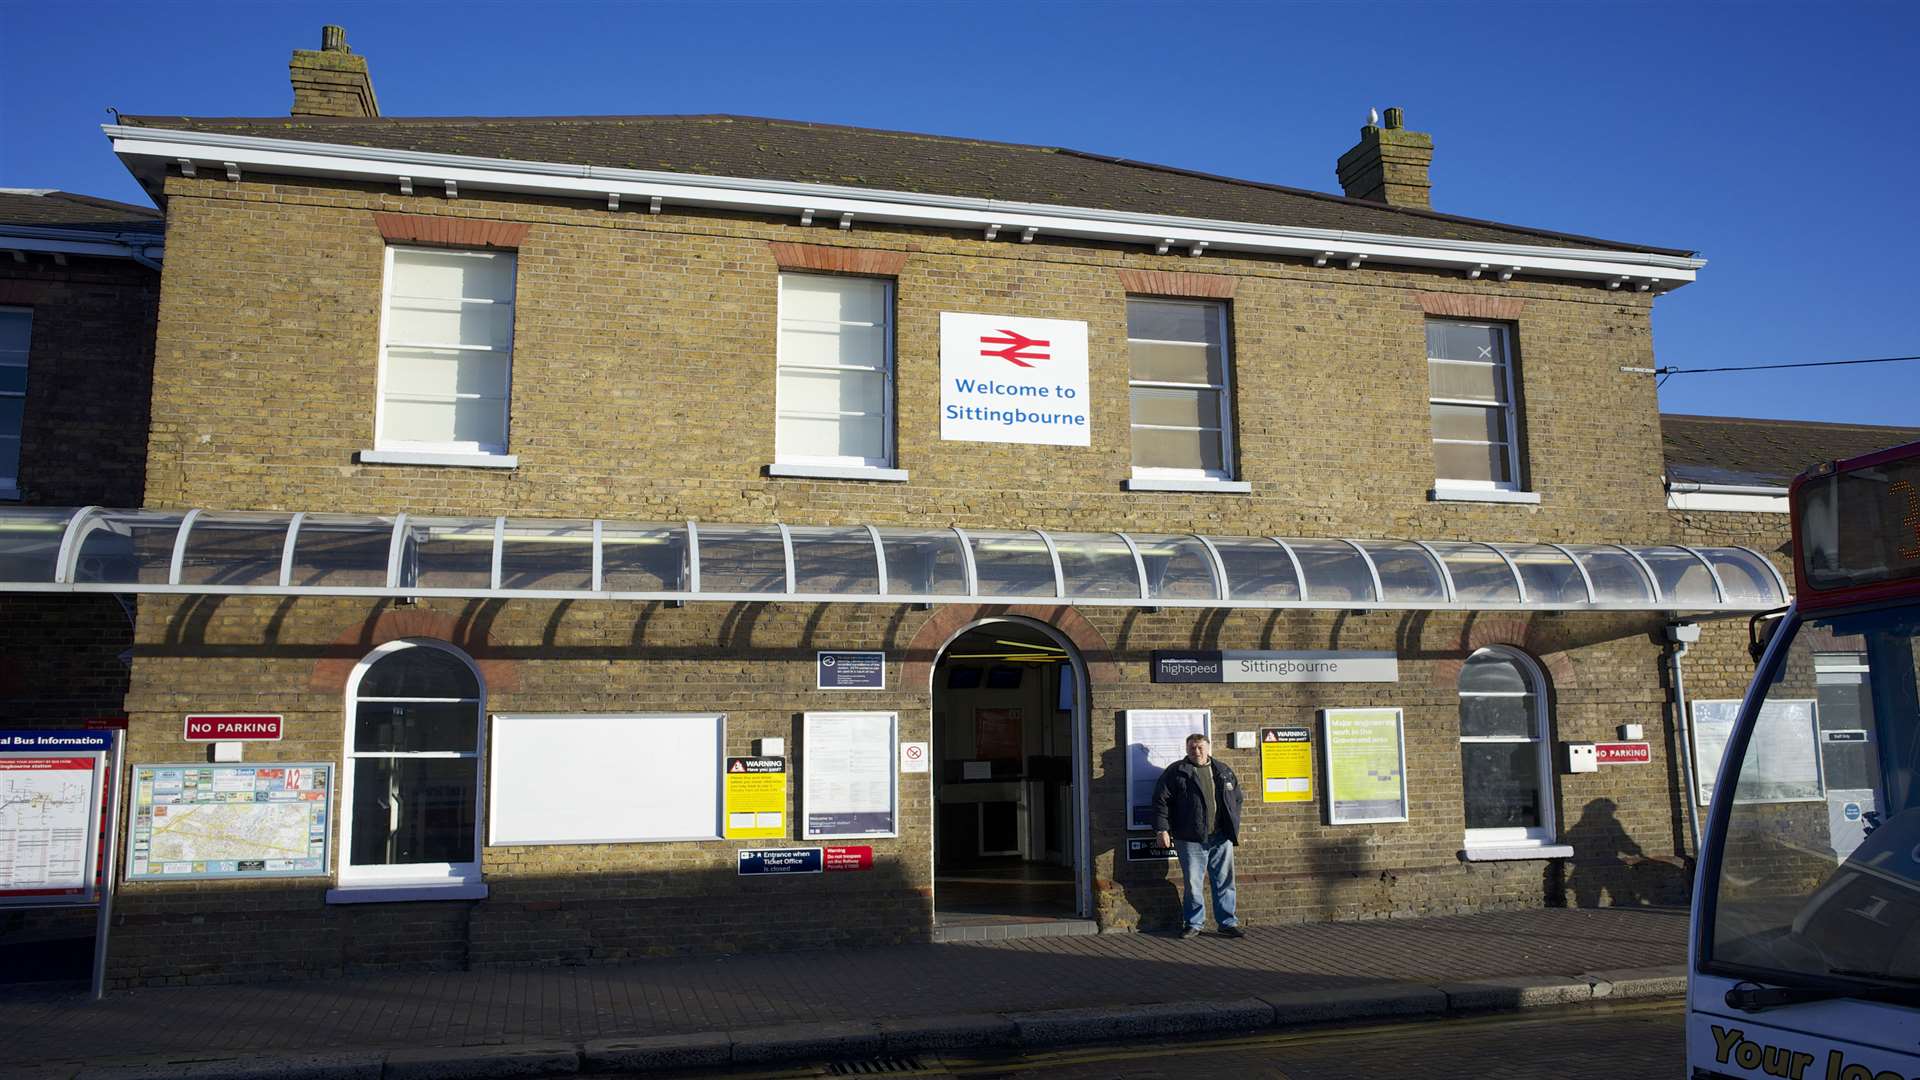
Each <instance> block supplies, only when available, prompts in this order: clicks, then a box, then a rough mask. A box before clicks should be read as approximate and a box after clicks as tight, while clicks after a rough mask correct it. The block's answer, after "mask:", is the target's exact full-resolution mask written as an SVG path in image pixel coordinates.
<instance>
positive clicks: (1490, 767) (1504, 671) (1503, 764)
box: [1460, 646, 1554, 848]
mask: <svg viewBox="0 0 1920 1080" xmlns="http://www.w3.org/2000/svg"><path fill="white" fill-rule="evenodd" d="M1549 745H1550V743H1549V740H1548V738H1547V702H1546V679H1545V677H1544V676H1542V675H1541V673H1540V669H1539V667H1538V666H1537V665H1535V664H1534V662H1533V660H1532V659H1531V658H1530V657H1528V656H1527V655H1526V654H1525V653H1521V652H1518V651H1516V650H1513V649H1505V648H1500V647H1498V646H1495V647H1493V648H1486V649H1481V650H1480V651H1478V652H1476V653H1474V654H1473V655H1472V656H1470V657H1468V658H1467V662H1466V665H1465V666H1464V667H1463V668H1462V669H1461V671H1460V779H1461V786H1462V788H1463V789H1464V802H1465V804H1466V818H1467V835H1466V846H1467V847H1469V848H1474V847H1506V846H1522V845H1527V844H1547V843H1552V842H1553V837H1554V821H1553V770H1552V765H1551V762H1550V760H1549V755H1548V747H1549Z"/></svg>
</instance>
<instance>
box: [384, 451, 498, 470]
mask: <svg viewBox="0 0 1920 1080" xmlns="http://www.w3.org/2000/svg"><path fill="white" fill-rule="evenodd" d="M355 456H356V457H357V458H358V460H359V462H360V464H362V465H452V466H457V467H462V468H468V469H517V468H519V467H520V456H519V455H518V454H439V453H434V452H432V451H428V450H362V451H360V453H359V454H357V455H355Z"/></svg>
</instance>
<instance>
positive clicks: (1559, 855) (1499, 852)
mask: <svg viewBox="0 0 1920 1080" xmlns="http://www.w3.org/2000/svg"><path fill="white" fill-rule="evenodd" d="M1571 858H1573V848H1572V847H1571V846H1570V845H1567V844H1502V845H1498V846H1488V847H1470V848H1467V849H1465V850H1463V851H1461V852H1460V859H1461V861H1463V862H1517V861H1519V860H1521V859H1571Z"/></svg>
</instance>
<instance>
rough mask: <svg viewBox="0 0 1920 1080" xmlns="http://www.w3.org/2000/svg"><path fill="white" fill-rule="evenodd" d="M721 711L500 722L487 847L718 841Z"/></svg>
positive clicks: (496, 722)
mask: <svg viewBox="0 0 1920 1080" xmlns="http://www.w3.org/2000/svg"><path fill="white" fill-rule="evenodd" d="M726 730H727V718H726V715H725V714H723V713H616V714H576V713H521V714H514V715H507V714H498V715H495V716H494V718H493V739H492V741H491V743H490V744H489V746H488V750H489V756H490V757H491V758H492V762H493V779H492V783H491V784H490V785H489V786H488V804H489V811H490V812H489V817H488V837H487V843H489V844H494V845H505V844H621V843H635V842H640V841H650V840H717V839H719V838H720V812H721V806H720V800H721V790H720V776H721V773H722V772H723V771H724V770H725V768H726V762H725V761H724V760H723V756H724V754H725V753H726V745H727V739H726Z"/></svg>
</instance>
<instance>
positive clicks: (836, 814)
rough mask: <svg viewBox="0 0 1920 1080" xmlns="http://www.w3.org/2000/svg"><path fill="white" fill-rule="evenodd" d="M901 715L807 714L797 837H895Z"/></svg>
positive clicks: (861, 713)
mask: <svg viewBox="0 0 1920 1080" xmlns="http://www.w3.org/2000/svg"><path fill="white" fill-rule="evenodd" d="M899 726H900V719H899V714H897V713H890V712H817V713H807V714H806V715H805V718H804V721H803V727H802V730H801V739H800V752H801V755H802V758H801V766H800V772H801V777H800V839H802V840H831V839H838V838H842V837H848V838H850V837H863V836H897V835H899V832H900V828H899V772H898V768H899V759H900V751H899V748H898V746H897V741H898V739H899Z"/></svg>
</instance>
